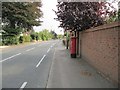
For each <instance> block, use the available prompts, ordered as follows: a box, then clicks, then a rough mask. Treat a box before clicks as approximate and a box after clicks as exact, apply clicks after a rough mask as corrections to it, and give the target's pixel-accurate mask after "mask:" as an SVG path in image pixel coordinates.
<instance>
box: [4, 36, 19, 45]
mask: <svg viewBox="0 0 120 90" xmlns="http://www.w3.org/2000/svg"><path fill="white" fill-rule="evenodd" d="M2 39H3V40H2V44H3V45H13V44H16V45H17V44H19V38H18V37H17V36H14V35H12V36H11V35H3V36H2Z"/></svg>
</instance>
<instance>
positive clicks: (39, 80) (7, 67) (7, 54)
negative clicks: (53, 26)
mask: <svg viewBox="0 0 120 90" xmlns="http://www.w3.org/2000/svg"><path fill="white" fill-rule="evenodd" d="M58 43H59V40H53V41H47V42H40V43H32V44H29V45H25V46H21V47H19V46H18V47H12V48H8V49H5V50H3V51H2V60H1V61H0V63H2V88H45V87H46V86H47V82H48V77H49V72H50V67H51V63H52V60H53V57H54V50H55V46H56V44H58Z"/></svg>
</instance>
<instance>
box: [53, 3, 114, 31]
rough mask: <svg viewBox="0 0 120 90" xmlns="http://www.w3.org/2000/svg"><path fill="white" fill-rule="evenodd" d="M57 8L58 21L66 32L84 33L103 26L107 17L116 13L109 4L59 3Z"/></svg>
mask: <svg viewBox="0 0 120 90" xmlns="http://www.w3.org/2000/svg"><path fill="white" fill-rule="evenodd" d="M107 5H109V7H108V6H107ZM57 8H58V11H55V13H56V15H57V18H56V20H58V21H60V23H61V24H60V27H62V28H64V29H65V30H78V31H82V30H86V29H89V28H91V27H96V26H99V25H102V24H104V23H105V18H106V16H109V15H110V14H112V13H115V12H114V10H113V11H110V8H111V6H110V3H108V2H59V3H58V5H57Z"/></svg>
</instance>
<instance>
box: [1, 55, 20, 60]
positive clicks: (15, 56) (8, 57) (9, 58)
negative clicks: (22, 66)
mask: <svg viewBox="0 0 120 90" xmlns="http://www.w3.org/2000/svg"><path fill="white" fill-rule="evenodd" d="M20 54H21V53H18V54H15V55H13V56H11V57H8V58H6V59H3V60H1V61H0V62H4V61H6V60H8V59H11V58H13V57H16V56H18V55H20Z"/></svg>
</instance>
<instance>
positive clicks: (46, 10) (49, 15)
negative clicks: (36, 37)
mask: <svg viewBox="0 0 120 90" xmlns="http://www.w3.org/2000/svg"><path fill="white" fill-rule="evenodd" d="M41 1H42V7H41V10H42V12H43V18H41V20H42V21H43V23H42V25H41V26H38V27H34V30H35V31H36V32H39V31H41V30H43V29H48V30H49V31H50V30H53V31H55V32H56V33H57V34H63V29H62V28H58V26H59V25H60V24H59V21H56V20H54V18H56V17H57V16H56V15H55V12H54V11H53V10H57V7H56V5H57V0H52V1H51V0H41Z"/></svg>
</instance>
